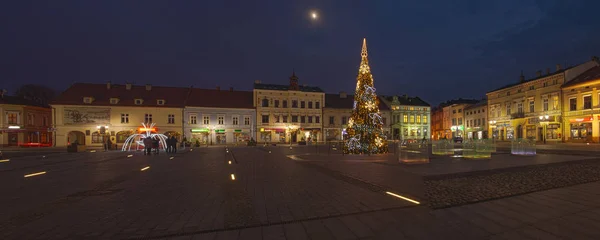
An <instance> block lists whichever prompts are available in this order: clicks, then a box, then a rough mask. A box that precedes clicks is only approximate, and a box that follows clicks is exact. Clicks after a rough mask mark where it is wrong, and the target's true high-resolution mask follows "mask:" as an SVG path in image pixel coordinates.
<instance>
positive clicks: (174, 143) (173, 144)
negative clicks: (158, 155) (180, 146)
mask: <svg viewBox="0 0 600 240" xmlns="http://www.w3.org/2000/svg"><path fill="white" fill-rule="evenodd" d="M169 140H171V153H177V138H175V136H171V139H169Z"/></svg>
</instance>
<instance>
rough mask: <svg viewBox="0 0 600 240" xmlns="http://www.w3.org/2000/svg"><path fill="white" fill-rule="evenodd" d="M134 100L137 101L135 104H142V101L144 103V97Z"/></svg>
mask: <svg viewBox="0 0 600 240" xmlns="http://www.w3.org/2000/svg"><path fill="white" fill-rule="evenodd" d="M134 102H135V105H142V103H144V99H141V98H136V99H135V100H134Z"/></svg>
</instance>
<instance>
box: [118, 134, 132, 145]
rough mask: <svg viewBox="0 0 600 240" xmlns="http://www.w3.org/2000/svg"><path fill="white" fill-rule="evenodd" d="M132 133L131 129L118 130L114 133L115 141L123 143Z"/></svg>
mask: <svg viewBox="0 0 600 240" xmlns="http://www.w3.org/2000/svg"><path fill="white" fill-rule="evenodd" d="M132 134H133V132H132V131H120V132H118V133H117V134H116V137H117V139H116V140H117V143H125V140H127V138H128V137H129V136H131V135H132Z"/></svg>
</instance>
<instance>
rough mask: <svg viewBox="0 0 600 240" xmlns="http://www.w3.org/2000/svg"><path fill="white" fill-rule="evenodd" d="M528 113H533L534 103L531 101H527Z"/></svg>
mask: <svg viewBox="0 0 600 240" xmlns="http://www.w3.org/2000/svg"><path fill="white" fill-rule="evenodd" d="M529 112H535V101H534V100H533V99H530V100H529Z"/></svg>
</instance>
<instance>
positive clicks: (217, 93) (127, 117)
mask: <svg viewBox="0 0 600 240" xmlns="http://www.w3.org/2000/svg"><path fill="white" fill-rule="evenodd" d="M353 99H354V98H353V96H352V95H347V94H345V93H340V94H325V93H324V92H323V91H322V90H321V89H320V88H318V87H311V86H306V85H299V84H298V78H297V77H296V76H295V74H292V76H291V77H290V82H289V84H287V85H279V84H265V83H261V82H260V81H256V82H255V83H254V89H253V91H237V90H233V89H232V88H230V89H229V90H221V89H219V88H217V89H199V88H193V87H190V88H181V87H162V86H152V85H143V86H138V85H132V84H111V83H107V84H89V83H76V84H73V85H72V86H71V87H69V88H68V89H67V90H66V91H65V92H63V93H62V94H61V95H59V97H58V98H57V99H55V100H54V101H53V103H52V104H51V106H52V128H51V132H53V137H54V139H55V140H56V141H55V145H56V146H66V145H68V144H70V143H74V142H77V143H78V144H84V145H92V146H102V145H103V143H106V142H107V141H108V140H110V142H112V143H114V144H117V145H122V144H123V143H124V142H125V141H126V139H127V138H128V137H129V136H131V135H132V134H135V133H139V132H143V131H146V130H151V131H153V132H157V133H163V134H165V135H168V136H176V137H177V138H178V139H179V140H180V141H182V140H186V141H189V142H192V143H200V144H232V143H241V142H246V141H248V140H250V139H255V140H256V141H258V142H269V143H296V142H310V141H312V142H316V141H333V140H343V138H344V129H345V128H346V124H347V121H348V118H349V117H350V115H351V111H352V106H353ZM379 100H380V104H379V106H380V111H381V113H382V115H383V121H384V123H385V124H384V125H385V126H384V127H385V129H384V130H385V132H386V134H388V136H389V137H390V138H393V139H422V138H429V137H428V133H429V119H430V107H429V104H427V103H426V102H425V101H423V100H421V99H420V98H418V97H412V98H411V97H407V96H381V97H380V99H379ZM389 119H392V121H389ZM150 123H154V124H155V125H154V126H153V127H152V129H148V128H150V126H149V125H148V124H150Z"/></svg>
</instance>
